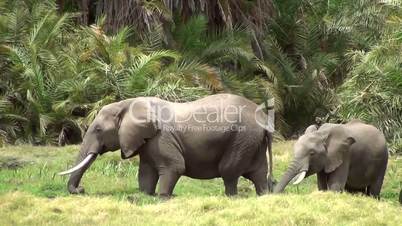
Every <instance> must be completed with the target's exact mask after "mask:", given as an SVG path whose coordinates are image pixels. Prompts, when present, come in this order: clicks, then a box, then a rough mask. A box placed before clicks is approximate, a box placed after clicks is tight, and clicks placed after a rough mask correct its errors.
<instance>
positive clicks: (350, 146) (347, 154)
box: [274, 120, 388, 198]
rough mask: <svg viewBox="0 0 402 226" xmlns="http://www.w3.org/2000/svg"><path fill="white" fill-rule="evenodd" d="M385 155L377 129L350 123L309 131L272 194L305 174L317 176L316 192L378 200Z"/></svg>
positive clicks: (385, 151)
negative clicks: (356, 193) (368, 196)
mask: <svg viewBox="0 0 402 226" xmlns="http://www.w3.org/2000/svg"><path fill="white" fill-rule="evenodd" d="M387 162H388V151H387V147H386V141H385V138H384V135H383V133H382V132H381V131H379V130H378V129H377V128H375V127H373V126H371V125H367V124H364V123H362V122H360V121H358V120H353V121H351V122H349V123H347V124H344V125H342V124H330V123H326V124H323V125H322V126H321V127H320V128H319V129H318V130H315V131H314V129H311V128H310V129H309V131H307V133H306V134H304V135H303V136H301V137H300V138H299V139H298V141H297V142H296V143H295V145H294V159H293V161H292V163H291V164H290V166H289V167H288V170H287V171H286V173H285V174H284V175H283V176H282V178H281V180H280V182H279V183H278V185H277V186H276V187H275V189H274V192H275V193H278V192H282V191H283V190H284V189H285V187H286V186H287V185H288V183H289V182H290V181H291V180H292V179H293V178H297V177H298V176H300V174H301V172H303V171H304V172H306V176H310V175H313V174H317V183H318V189H319V190H332V191H343V190H346V191H349V192H363V193H365V194H367V195H371V196H374V197H377V198H378V197H379V194H380V191H381V187H382V183H383V179H384V175H385V170H386V168H387Z"/></svg>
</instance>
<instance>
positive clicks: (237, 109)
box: [61, 94, 272, 196]
mask: <svg viewBox="0 0 402 226" xmlns="http://www.w3.org/2000/svg"><path fill="white" fill-rule="evenodd" d="M267 119H268V118H267V115H266V114H265V113H264V112H262V111H261V110H260V108H259V107H258V106H257V105H256V104H255V103H253V102H251V101H249V100H247V99H245V98H243V97H240V96H235V95H231V94H219V95H213V96H209V97H205V98H203V99H200V100H197V101H194V102H188V103H172V102H168V101H164V100H161V99H159V98H154V97H139V98H133V99H129V100H125V101H121V102H118V103H113V104H109V105H107V106H105V107H103V108H102V110H101V111H100V112H99V114H98V115H97V116H96V118H95V120H94V121H93V122H92V124H91V126H90V127H89V128H88V131H87V132H86V134H85V137H84V140H83V143H82V145H81V151H80V154H79V155H78V158H77V161H76V164H77V165H76V166H75V167H74V168H72V169H71V170H68V171H65V172H63V173H61V174H70V173H71V176H70V179H69V181H68V190H69V192H70V193H83V192H84V189H83V188H82V187H80V186H79V183H80V180H81V177H82V175H83V174H84V172H85V170H86V169H87V168H88V167H89V166H90V165H91V163H92V162H93V161H94V160H95V158H96V157H97V156H98V155H101V154H103V153H105V152H108V151H116V150H118V149H121V157H122V158H123V159H127V158H131V157H133V156H135V155H139V157H140V164H139V173H138V181H139V187H140V190H141V191H143V192H145V193H148V194H154V193H155V187H156V184H157V182H158V181H159V195H161V196H170V195H171V194H172V192H173V188H174V186H175V184H176V182H177V181H178V179H179V177H180V176H182V175H185V176H188V177H192V178H197V179H211V178H216V177H222V178H223V181H224V185H225V193H226V194H227V195H235V194H236V193H237V182H238V179H239V177H240V176H243V177H245V178H247V179H249V180H251V181H252V182H253V183H254V185H255V189H256V192H257V194H258V195H261V194H264V193H266V192H267V190H268V184H271V183H272V182H271V179H267V173H268V163H267V155H266V151H267V147H268V151H269V156H270V158H269V160H270V163H269V175H270V176H271V175H272V161H271V160H272V152H271V142H272V136H271V134H270V133H269V132H268V131H267V130H266V129H264V128H267V127H264V125H266V123H267ZM264 120H265V121H264Z"/></svg>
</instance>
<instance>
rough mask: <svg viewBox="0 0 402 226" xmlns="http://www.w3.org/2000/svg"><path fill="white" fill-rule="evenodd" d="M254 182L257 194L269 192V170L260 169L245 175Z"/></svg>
mask: <svg viewBox="0 0 402 226" xmlns="http://www.w3.org/2000/svg"><path fill="white" fill-rule="evenodd" d="M243 176H244V177H245V178H247V179H249V180H250V181H251V182H253V184H254V187H255V191H256V193H257V195H264V194H266V193H267V192H268V179H267V172H266V171H265V172H264V171H263V170H260V171H255V172H251V173H247V174H244V175H243Z"/></svg>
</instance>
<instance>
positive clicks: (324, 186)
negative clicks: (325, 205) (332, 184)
mask: <svg viewBox="0 0 402 226" xmlns="http://www.w3.org/2000/svg"><path fill="white" fill-rule="evenodd" d="M327 181H328V174H326V173H325V172H324V171H321V172H319V173H317V186H318V190H319V191H326V190H328V183H327Z"/></svg>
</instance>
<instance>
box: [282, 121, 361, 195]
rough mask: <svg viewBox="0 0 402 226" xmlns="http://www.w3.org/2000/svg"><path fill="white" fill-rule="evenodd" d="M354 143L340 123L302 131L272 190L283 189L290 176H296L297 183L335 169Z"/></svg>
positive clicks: (290, 178)
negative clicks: (278, 180)
mask: <svg viewBox="0 0 402 226" xmlns="http://www.w3.org/2000/svg"><path fill="white" fill-rule="evenodd" d="M354 142H355V139H354V138H353V137H352V136H351V133H350V132H349V131H348V129H347V128H345V127H344V126H343V125H336V126H333V127H330V128H325V129H321V128H320V129H319V130H317V131H312V132H310V133H306V134H304V135H303V136H301V137H300V138H299V139H298V140H297V142H296V143H295V145H294V158H293V160H292V162H291V164H290V165H289V167H288V169H287V171H286V172H285V174H284V175H283V176H282V178H281V180H280V182H279V183H278V185H277V186H276V187H275V189H274V192H275V193H278V192H282V191H283V190H284V189H285V187H286V186H287V185H288V183H289V182H290V181H291V180H292V179H295V182H294V183H293V184H298V183H300V182H301V181H302V180H303V179H304V178H305V177H308V176H310V175H312V174H315V173H318V172H321V171H325V172H326V173H330V172H332V171H334V170H335V169H336V168H338V167H339V166H340V165H341V164H342V163H343V162H344V160H345V159H346V158H347V157H348V152H349V148H350V146H351V145H352V144H353V143H354Z"/></svg>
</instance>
